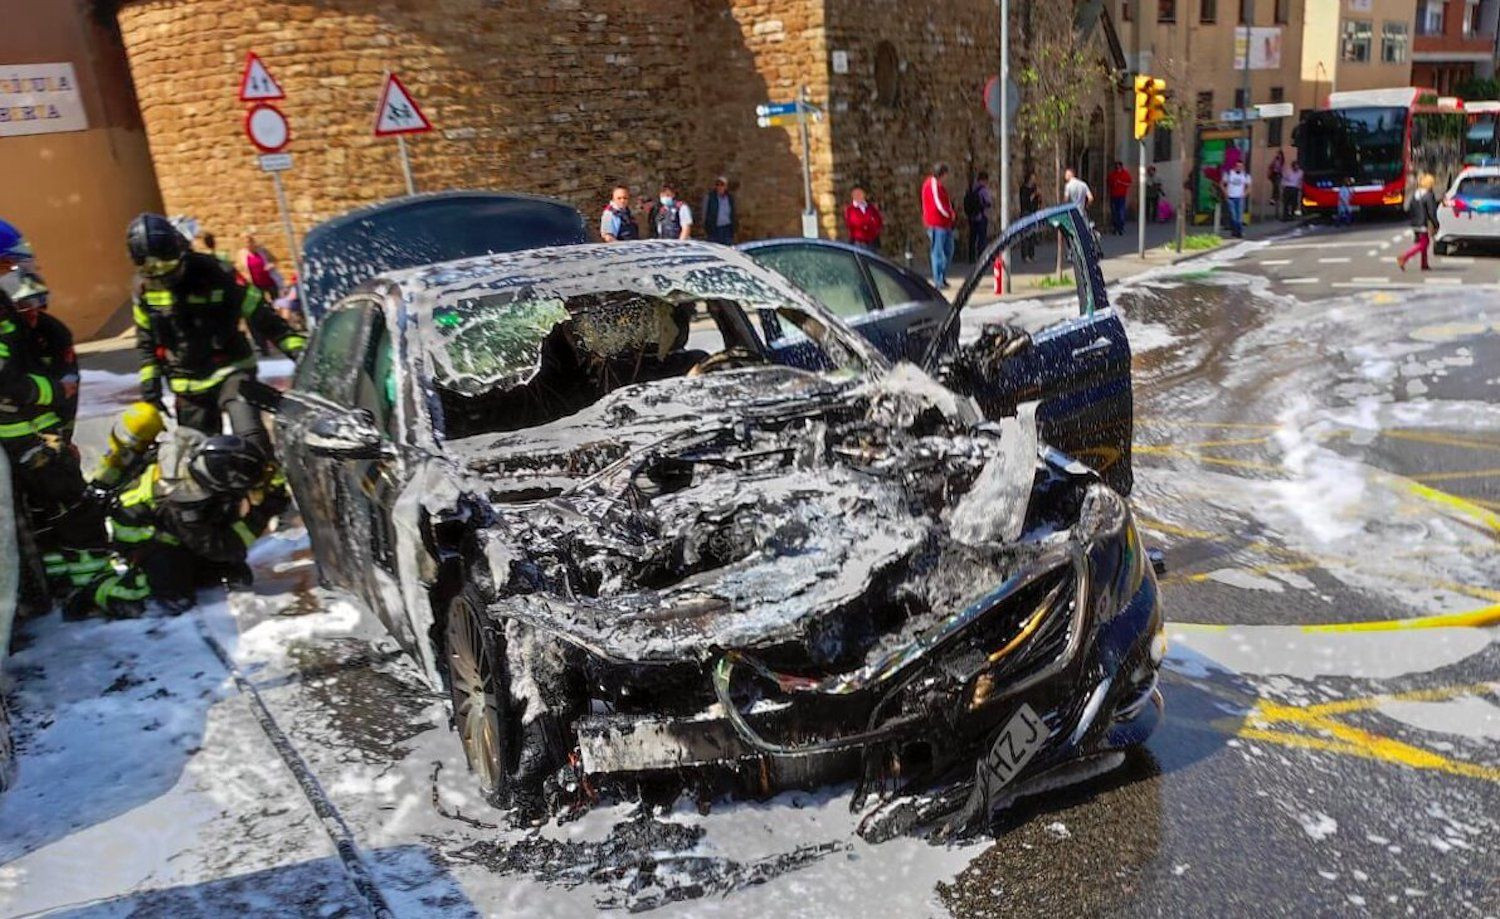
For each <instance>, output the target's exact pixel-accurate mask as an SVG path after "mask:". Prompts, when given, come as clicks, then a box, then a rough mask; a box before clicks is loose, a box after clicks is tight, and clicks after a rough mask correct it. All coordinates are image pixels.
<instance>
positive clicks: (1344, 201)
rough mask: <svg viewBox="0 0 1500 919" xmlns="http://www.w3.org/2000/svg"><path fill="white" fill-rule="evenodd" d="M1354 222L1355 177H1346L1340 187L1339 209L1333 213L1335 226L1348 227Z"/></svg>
mask: <svg viewBox="0 0 1500 919" xmlns="http://www.w3.org/2000/svg"><path fill="white" fill-rule="evenodd" d="M1353 222H1354V176H1345V177H1344V184H1343V185H1340V186H1339V203H1338V209H1337V210H1335V211H1334V213H1333V223H1334V226H1348V225H1349V224H1351V223H1353Z"/></svg>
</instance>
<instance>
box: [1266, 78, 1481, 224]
mask: <svg viewBox="0 0 1500 919" xmlns="http://www.w3.org/2000/svg"><path fill="white" fill-rule="evenodd" d="M1467 127H1468V123H1467V121H1466V119H1465V116H1464V109H1463V103H1462V102H1460V101H1459V100H1457V99H1453V98H1451V97H1450V98H1439V97H1438V94H1437V92H1436V91H1434V90H1430V89H1421V88H1417V87H1402V88H1398V89H1370V90H1358V91H1352V92H1336V93H1329V95H1328V104H1327V106H1326V107H1325V108H1321V109H1317V110H1315V111H1311V112H1307V113H1306V114H1305V115H1303V118H1302V123H1301V124H1299V125H1298V126H1297V129H1296V131H1295V132H1294V133H1293V135H1292V142H1293V143H1294V144H1295V145H1296V147H1297V158H1298V159H1299V160H1300V161H1301V163H1302V173H1303V175H1302V209H1303V211H1304V212H1309V211H1331V210H1333V209H1334V208H1335V207H1336V206H1337V205H1338V190H1339V187H1340V186H1342V185H1343V184H1344V183H1345V181H1346V180H1348V179H1353V180H1354V201H1353V203H1354V205H1355V206H1356V207H1360V208H1375V209H1379V208H1390V209H1395V210H1399V209H1402V208H1404V207H1405V206H1406V202H1407V200H1408V199H1409V197H1410V196H1411V194H1413V193H1414V192H1415V191H1416V189H1417V176H1418V174H1419V173H1422V172H1430V173H1432V174H1433V175H1434V176H1436V177H1437V187H1438V188H1440V189H1441V188H1446V187H1448V185H1449V183H1450V182H1451V181H1452V179H1453V176H1454V175H1456V174H1457V173H1458V171H1459V170H1460V169H1461V168H1463V156H1464V154H1463V142H1464V134H1465V130H1466V129H1467Z"/></svg>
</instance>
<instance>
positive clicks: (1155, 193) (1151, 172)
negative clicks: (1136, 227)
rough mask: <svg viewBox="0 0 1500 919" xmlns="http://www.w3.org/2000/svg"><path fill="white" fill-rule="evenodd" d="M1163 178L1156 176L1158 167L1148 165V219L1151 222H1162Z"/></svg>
mask: <svg viewBox="0 0 1500 919" xmlns="http://www.w3.org/2000/svg"><path fill="white" fill-rule="evenodd" d="M1161 195H1162V187H1161V179H1158V178H1157V177H1156V167H1155V166H1147V167H1146V220H1147V221H1149V222H1151V223H1160V222H1161V216H1160V211H1161Z"/></svg>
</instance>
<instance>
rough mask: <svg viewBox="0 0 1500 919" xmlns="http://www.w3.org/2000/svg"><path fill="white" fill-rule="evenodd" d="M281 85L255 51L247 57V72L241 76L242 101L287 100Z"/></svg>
mask: <svg viewBox="0 0 1500 919" xmlns="http://www.w3.org/2000/svg"><path fill="white" fill-rule="evenodd" d="M285 98H286V93H284V92H282V91H281V84H280V83H277V82H276V79H275V78H274V77H272V76H271V72H270V71H269V70H267V69H266V65H265V64H264V63H263V62H262V61H261V59H260V57H259V56H257V55H256V53H255V52H254V51H251V52H250V53H248V54H246V55H245V72H244V73H243V74H241V75H240V101H241V102H264V101H266V100H268V99H285Z"/></svg>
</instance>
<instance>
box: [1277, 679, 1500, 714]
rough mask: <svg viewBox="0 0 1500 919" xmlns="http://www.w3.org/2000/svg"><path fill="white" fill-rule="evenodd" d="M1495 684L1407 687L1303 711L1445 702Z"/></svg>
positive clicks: (1487, 690)
mask: <svg viewBox="0 0 1500 919" xmlns="http://www.w3.org/2000/svg"><path fill="white" fill-rule="evenodd" d="M1495 689H1496V684H1493V683H1468V684H1459V685H1457V686H1439V687H1436V688H1434V689H1408V690H1406V691H1405V692H1393V693H1385V694H1382V695H1378V696H1363V697H1361V698H1358V699H1340V700H1339V701H1337V702H1321V703H1319V704H1317V705H1308V706H1305V707H1304V708H1303V711H1305V712H1308V713H1310V714H1313V715H1342V714H1345V713H1347V712H1363V711H1369V710H1370V709H1372V708H1377V707H1379V706H1380V704H1381V703H1382V702H1446V701H1447V700H1449V699H1452V698H1455V697H1457V696H1480V695H1484V694H1486V693H1491V692H1494V691H1495Z"/></svg>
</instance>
